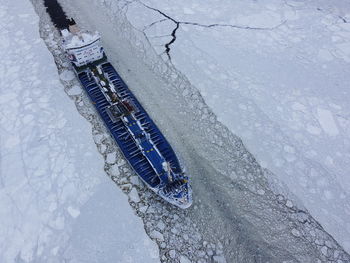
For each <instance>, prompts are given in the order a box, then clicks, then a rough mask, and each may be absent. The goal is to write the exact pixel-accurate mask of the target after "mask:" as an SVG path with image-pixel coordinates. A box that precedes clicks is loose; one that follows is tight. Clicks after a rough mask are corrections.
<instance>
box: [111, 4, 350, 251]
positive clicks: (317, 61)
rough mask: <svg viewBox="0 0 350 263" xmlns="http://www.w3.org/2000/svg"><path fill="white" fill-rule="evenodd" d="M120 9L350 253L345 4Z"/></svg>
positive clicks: (349, 39)
mask: <svg viewBox="0 0 350 263" xmlns="http://www.w3.org/2000/svg"><path fill="white" fill-rule="evenodd" d="M118 8H119V9H122V10H123V12H124V13H125V14H126V16H127V18H128V20H129V21H130V22H131V24H132V25H133V26H134V27H136V29H137V30H139V31H140V32H142V33H143V34H144V35H145V36H146V37H147V39H148V40H149V41H150V43H151V45H152V47H153V48H154V49H155V50H156V52H157V53H158V54H159V55H160V56H162V57H163V59H164V60H165V61H167V60H169V59H171V63H172V64H173V65H174V66H175V67H176V68H177V69H178V70H180V71H181V72H182V73H183V74H185V75H186V77H187V78H188V79H189V81H190V82H191V83H192V84H193V85H194V86H195V87H197V88H198V89H199V91H200V93H201V95H202V96H203V98H204V100H205V102H206V103H207V104H208V105H209V106H210V107H211V108H212V109H213V111H214V113H215V114H216V115H217V117H218V120H219V121H221V122H222V123H223V124H225V125H226V126H227V127H228V128H229V129H230V130H231V131H232V132H234V133H235V134H236V135H238V136H240V137H241V138H242V139H243V142H244V144H245V145H246V146H247V147H248V149H249V150H250V151H251V152H252V153H253V154H254V155H255V157H256V158H257V159H258V161H259V162H260V164H261V165H263V166H264V167H266V168H268V169H269V170H271V171H272V172H273V173H274V174H275V175H276V177H277V180H278V181H281V182H283V183H284V184H285V185H287V187H288V188H289V190H290V191H291V192H292V193H293V194H294V195H295V196H296V197H297V198H298V199H299V201H300V202H299V203H300V204H303V205H305V207H306V208H307V209H308V210H309V211H310V212H311V213H312V215H314V216H315V217H316V219H317V220H319V221H320V223H321V224H322V225H323V226H324V227H325V229H326V230H327V231H329V232H330V233H331V234H332V235H333V236H334V237H335V238H336V239H337V240H338V241H339V242H340V243H341V244H342V245H343V246H344V247H345V248H346V249H347V250H348V251H350V221H349V218H350V177H349V172H350V162H349V160H350V121H349V110H350V107H349V105H350V104H349V101H350V94H349V91H348V85H349V81H350V78H349V63H350V53H349V47H350V5H349V3H348V2H347V1H337V2H336V3H335V2H332V3H331V2H329V1H290V0H287V1H258V2H256V1H255V2H253V1H242V2H237V3H234V4H233V3H232V1H214V2H212V1H210V2H207V3H203V2H200V1H196V0H192V1H171V0H169V1H153V0H147V1H133V2H127V1H119V6H118ZM116 9H117V8H116ZM169 44H170V45H169ZM167 47H168V49H167Z"/></svg>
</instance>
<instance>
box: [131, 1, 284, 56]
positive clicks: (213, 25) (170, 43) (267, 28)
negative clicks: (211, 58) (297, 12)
mask: <svg viewBox="0 0 350 263" xmlns="http://www.w3.org/2000/svg"><path fill="white" fill-rule="evenodd" d="M137 2H139V3H140V4H141V5H143V6H144V7H146V8H148V9H150V10H153V11H155V12H158V13H159V14H161V15H162V16H164V17H165V18H167V19H168V20H170V21H172V22H174V23H175V25H176V26H175V28H174V29H173V31H172V32H171V36H172V39H171V40H170V41H169V42H168V43H166V44H165V45H164V46H165V53H166V54H167V56H168V58H169V60H171V56H170V50H171V49H170V46H171V45H172V44H173V43H174V42H175V41H176V31H177V30H178V29H179V27H180V25H181V24H184V25H192V26H199V27H205V28H213V27H231V28H236V29H244V30H274V29H277V28H278V27H280V26H282V25H283V24H285V23H286V22H287V20H283V21H282V22H281V23H279V24H278V25H276V26H273V27H251V26H242V25H232V24H219V23H214V24H201V23H197V22H189V21H178V20H176V19H174V18H172V17H171V16H169V15H167V14H166V13H164V12H163V11H161V10H159V9H157V8H154V7H151V6H148V5H146V4H145V3H143V2H141V1H137ZM163 21H166V19H161V20H158V21H156V22H153V23H151V24H150V25H148V26H146V27H145V28H144V29H143V33H145V32H144V31H145V30H146V29H149V28H150V27H152V26H153V25H155V24H158V23H160V22H163Z"/></svg>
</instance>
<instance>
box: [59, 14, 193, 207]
mask: <svg viewBox="0 0 350 263" xmlns="http://www.w3.org/2000/svg"><path fill="white" fill-rule="evenodd" d="M61 33H62V37H63V45H64V48H65V51H66V53H67V55H68V57H69V59H70V61H71V62H72V65H73V67H74V70H75V72H76V75H77V77H78V79H79V80H80V82H81V84H82V86H83V87H84V89H85V91H86V92H87V94H88V95H89V97H90V99H91V101H92V103H93V104H94V105H95V107H96V110H97V111H98V113H99V114H100V116H101V118H102V120H103V121H104V123H105V125H106V127H107V128H108V129H109V131H110V133H111V134H112V136H113V138H114V139H115V141H116V143H117V144H118V146H119V147H120V149H121V151H122V152H123V154H124V156H125V158H126V159H127V160H128V162H129V163H130V165H131V166H132V167H133V169H134V170H135V172H136V173H137V174H138V175H139V177H140V178H141V179H142V181H143V182H144V183H145V184H146V185H147V186H148V187H149V188H150V189H152V190H153V191H154V192H155V193H157V194H158V195H159V196H161V197H162V198H163V199H165V200H166V201H168V202H169V203H171V204H174V205H176V206H178V207H180V208H187V207H189V206H191V204H192V189H191V186H190V183H189V178H188V176H187V175H186V173H185V172H184V171H183V168H182V167H181V165H180V163H179V160H178V158H177V157H176V155H175V153H174V151H173V149H172V147H171V146H170V144H169V143H168V141H167V140H166V138H165V137H164V136H163V134H162V133H161V132H160V130H159V129H158V127H157V126H156V125H155V123H154V122H153V121H152V119H151V118H150V117H149V115H148V114H147V112H146V111H145V110H144V109H143V107H142V105H141V104H140V103H139V101H138V100H137V99H136V97H135V96H134V95H133V94H132V92H131V91H130V89H129V88H128V87H127V85H126V84H125V83H124V81H123V80H122V79H121V77H120V76H119V74H118V73H117V71H116V70H115V69H114V67H113V66H112V65H111V64H110V63H109V62H108V60H107V57H106V55H105V52H104V50H103V47H102V43H101V39H100V35H99V34H98V33H97V32H95V33H89V32H83V31H81V30H79V28H78V27H77V26H76V24H75V22H74V20H73V19H72V20H71V21H70V25H69V28H68V29H64V30H62V31H61Z"/></svg>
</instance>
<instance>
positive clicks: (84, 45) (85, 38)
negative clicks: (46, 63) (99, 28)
mask: <svg viewBox="0 0 350 263" xmlns="http://www.w3.org/2000/svg"><path fill="white" fill-rule="evenodd" d="M61 33H62V36H63V39H64V41H63V46H64V48H65V51H66V53H67V54H68V57H69V59H70V61H71V62H72V63H73V64H74V65H75V66H77V67H81V66H84V65H86V64H88V63H91V62H93V61H96V60H99V59H102V58H103V55H104V52H103V47H102V44H101V39H100V38H101V37H100V35H99V33H98V32H95V33H90V32H82V31H80V30H79V28H78V27H77V26H76V25H74V26H70V27H69V31H68V30H67V29H64V30H62V31H61Z"/></svg>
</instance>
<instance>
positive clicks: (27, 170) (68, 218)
mask: <svg viewBox="0 0 350 263" xmlns="http://www.w3.org/2000/svg"><path fill="white" fill-rule="evenodd" d="M0 22H1V25H2V26H1V28H0V31H1V34H0V36H1V39H0V53H1V58H2V63H1V65H0V69H1V70H0V74H1V76H0V91H1V96H0V114H1V117H0V127H1V131H0V132H1V133H0V136H1V137H0V151H1V152H0V153H1V155H0V262H4V263H10V262H159V256H158V248H157V246H156V244H155V243H154V242H153V241H151V240H150V239H149V237H148V236H147V235H146V233H145V231H144V228H143V224H142V222H141V220H140V219H139V218H138V217H137V216H136V215H134V214H133V212H132V209H131V207H130V206H129V204H128V201H127V196H125V195H124V194H123V193H122V192H121V190H120V189H119V188H117V187H116V186H115V185H114V183H113V182H112V181H111V180H110V179H108V178H107V176H106V175H105V173H104V170H103V164H104V162H103V158H101V155H100V154H98V152H97V149H96V146H95V144H94V143H93V140H92V136H91V127H90V126H89V125H88V122H87V121H86V120H84V119H83V118H82V117H81V116H80V115H79V114H78V112H77V110H76V109H75V107H74V105H73V103H72V102H71V101H70V100H69V99H68V96H67V95H66V94H65V93H64V90H63V86H62V84H61V83H60V82H59V76H58V74H57V68H56V66H55V64H54V61H53V58H52V55H51V54H50V53H49V51H48V50H47V47H46V46H45V44H44V42H43V41H42V39H40V36H39V32H38V17H37V15H36V13H35V12H34V10H33V7H32V5H31V3H30V1H26V0H14V1H10V2H9V1H4V0H0ZM61 77H63V78H64V79H67V78H68V79H69V78H71V76H69V74H63V75H62V76H61ZM116 260H117V261H116Z"/></svg>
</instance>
